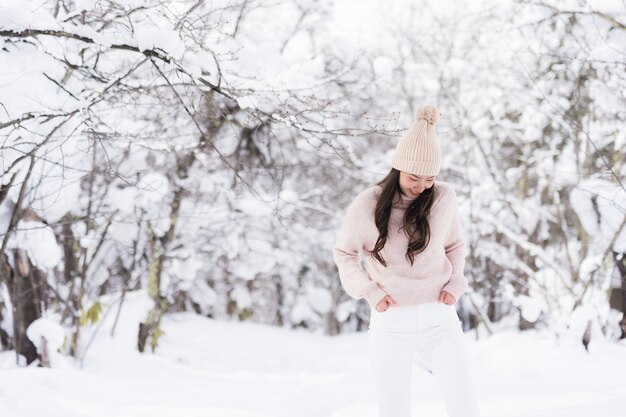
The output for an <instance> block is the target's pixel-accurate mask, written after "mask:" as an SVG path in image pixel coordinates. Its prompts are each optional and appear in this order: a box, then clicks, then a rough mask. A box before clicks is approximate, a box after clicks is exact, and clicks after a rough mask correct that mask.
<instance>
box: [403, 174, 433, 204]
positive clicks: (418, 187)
mask: <svg viewBox="0 0 626 417" xmlns="http://www.w3.org/2000/svg"><path fill="white" fill-rule="evenodd" d="M434 183H435V177H432V176H431V177H428V176H426V177H424V176H419V175H413V174H409V173H407V172H400V189H401V190H402V194H404V195H405V196H407V197H409V198H417V196H418V195H420V194H421V193H422V192H423V191H424V190H426V189H428V188H430V187H432V186H433V184H434Z"/></svg>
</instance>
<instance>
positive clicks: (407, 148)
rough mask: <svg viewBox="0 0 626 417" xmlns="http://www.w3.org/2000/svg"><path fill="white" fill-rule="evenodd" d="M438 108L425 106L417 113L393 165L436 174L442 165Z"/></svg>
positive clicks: (425, 174) (397, 149) (401, 169)
mask: <svg viewBox="0 0 626 417" xmlns="http://www.w3.org/2000/svg"><path fill="white" fill-rule="evenodd" d="M437 119H438V116H437V108H436V107H435V106H423V107H420V109H419V110H418V111H417V112H416V113H415V122H414V123H413V126H411V127H410V128H409V130H407V131H406V132H405V133H404V135H402V137H401V138H400V142H398V146H396V152H395V154H394V155H393V162H392V163H391V166H392V167H394V168H395V169H397V170H398V171H403V172H408V173H409V174H413V175H424V176H435V175H437V174H439V168H440V167H441V151H440V150H439V145H438V144H437V134H436V133H435V124H437Z"/></svg>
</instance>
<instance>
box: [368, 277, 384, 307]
mask: <svg viewBox="0 0 626 417" xmlns="http://www.w3.org/2000/svg"><path fill="white" fill-rule="evenodd" d="M373 284H374V286H372V289H371V290H368V291H366V292H365V294H363V295H364V297H363V298H365V300H366V301H367V303H368V304H369V306H370V308H371V309H372V310H375V309H376V305H377V304H378V302H379V301H380V300H382V299H383V298H384V297H385V296H386V295H387V293H386V292H385V291H384V290H383V289H382V288H380V287H379V286H378V284H376V283H373Z"/></svg>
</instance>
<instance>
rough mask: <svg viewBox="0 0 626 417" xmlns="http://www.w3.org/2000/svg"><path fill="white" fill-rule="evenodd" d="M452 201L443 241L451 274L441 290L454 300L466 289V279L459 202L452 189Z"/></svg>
mask: <svg viewBox="0 0 626 417" xmlns="http://www.w3.org/2000/svg"><path fill="white" fill-rule="evenodd" d="M451 200H452V201H451V202H450V203H451V204H452V205H453V207H454V209H453V212H454V215H453V217H452V224H451V225H450V229H449V231H448V235H447V237H446V242H445V247H444V248H445V252H446V256H447V257H448V259H449V260H450V263H451V264H452V275H451V276H450V280H449V281H448V283H447V284H446V285H444V287H443V290H445V291H447V292H449V293H450V294H452V296H453V297H454V299H455V300H458V299H459V297H460V296H461V294H463V293H464V292H465V291H467V289H468V284H467V279H466V278H465V275H464V273H463V270H464V268H465V242H464V240H463V235H462V234H461V225H460V222H459V209H458V207H459V203H458V200H457V198H456V193H454V191H452V199H451Z"/></svg>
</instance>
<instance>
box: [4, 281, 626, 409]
mask: <svg viewBox="0 0 626 417" xmlns="http://www.w3.org/2000/svg"><path fill="white" fill-rule="evenodd" d="M127 300H128V301H127V303H126V304H125V305H124V308H123V309H122V316H121V318H120V322H119V324H118V329H117V331H116V333H115V334H116V336H115V339H112V338H111V337H110V327H111V325H112V322H113V320H112V318H113V316H114V315H113V314H109V315H108V316H107V317H106V318H105V319H104V324H103V326H102V328H101V329H100V331H99V332H98V333H97V335H96V338H95V342H94V344H93V345H92V347H91V348H90V350H89V351H88V352H87V355H86V357H85V360H84V362H83V368H82V369H80V368H79V367H77V366H71V367H70V366H68V367H65V366H60V367H57V366H54V365H53V368H52V369H41V368H37V367H36V366H30V367H27V368H15V366H14V361H15V356H14V353H13V352H1V353H0V366H1V367H2V368H1V369H2V370H1V372H2V376H3V377H2V378H0V396H1V397H2V400H3V401H2V402H0V415H2V416H3V417H36V416H40V415H46V416H47V417H67V416H84V415H90V416H93V417H99V416H103V417H104V416H107V417H111V416H120V417H121V416H133V417H144V416H145V417H148V416H150V417H155V416H156V417H160V416H172V415H184V416H198V417H200V416H202V417H213V416H214V417H225V416H232V417H246V416H254V417H270V416H271V417H293V416H296V415H297V416H302V417H375V416H376V415H377V411H376V403H375V391H374V385H373V380H372V376H371V374H370V369H369V363H368V357H367V348H366V346H367V334H366V333H365V332H362V333H352V334H344V335H340V336H333V337H330V336H324V335H320V334H311V333H309V332H308V331H304V330H288V329H284V328H276V327H270V326H265V325H259V324H251V323H245V322H244V323H237V322H222V321H217V320H212V319H208V318H205V317H201V316H199V315H195V314H192V313H177V314H172V315H168V316H166V317H165V318H164V320H163V322H162V329H163V331H164V332H165V334H164V336H162V339H161V345H160V347H159V348H158V349H157V351H156V353H154V354H143V355H142V354H139V353H138V352H137V351H136V350H135V349H134V342H135V336H136V327H134V326H136V325H137V323H138V320H140V319H141V318H142V317H143V314H145V308H146V307H147V306H148V304H147V302H148V300H147V299H145V298H144V297H141V296H138V295H137V294H134V293H129V295H128V298H127ZM582 316H585V317H586V315H585V314H582ZM466 337H467V343H468V348H469V352H470V359H471V367H472V368H471V370H472V372H473V377H474V381H475V385H476V388H477V391H478V400H479V403H480V407H481V416H482V417H490V416H492V417H496V416H498V417H527V416H530V415H532V416H533V417H554V416H567V417H588V416H589V415H592V414H593V415H600V416H602V417H621V416H622V415H623V405H622V400H623V398H624V396H625V395H626V387H625V386H624V384H623V382H622V379H623V375H624V373H625V372H626V346H624V345H616V344H608V343H605V342H602V341H601V340H600V339H599V338H597V339H593V338H592V342H591V344H590V345H589V353H587V352H585V350H584V348H583V346H582V345H581V344H579V343H576V344H574V343H570V342H569V340H568V341H566V340H561V341H560V342H559V341H557V340H556V339H554V338H553V337H551V336H550V335H549V334H547V333H544V332H540V331H527V332H524V333H519V332H517V331H514V330H506V329H504V330H503V331H501V332H500V333H498V334H497V335H495V336H492V337H489V338H485V339H480V340H478V341H477V340H475V339H474V338H475V335H474V334H469V333H468V334H466ZM413 379H414V382H413V394H412V398H413V408H414V413H415V415H428V416H432V417H444V416H446V412H445V408H444V405H443V399H442V396H441V392H440V391H439V389H438V387H437V385H436V383H435V380H434V378H433V377H432V375H430V374H428V373H427V372H425V371H423V370H422V369H420V368H419V367H418V366H417V365H416V366H415V367H414V369H413ZM33 398H38V399H40V401H32V399H33Z"/></svg>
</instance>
